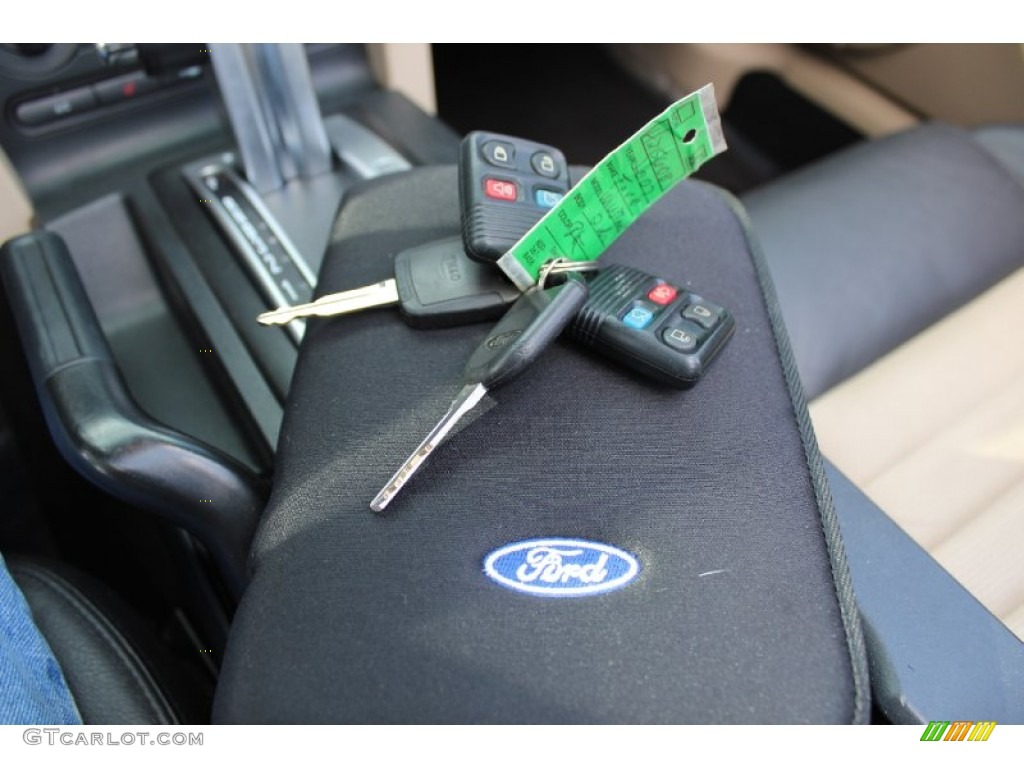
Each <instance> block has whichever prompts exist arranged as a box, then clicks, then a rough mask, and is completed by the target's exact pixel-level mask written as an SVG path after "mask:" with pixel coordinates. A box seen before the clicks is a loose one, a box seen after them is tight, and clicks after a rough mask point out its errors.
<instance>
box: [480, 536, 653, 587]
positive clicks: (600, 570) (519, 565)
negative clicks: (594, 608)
mask: <svg viewBox="0 0 1024 768" xmlns="http://www.w3.org/2000/svg"><path fill="white" fill-rule="evenodd" d="M484 573H485V574H487V576H488V577H489V578H490V579H492V580H493V581H495V582H497V583H498V584H500V585H501V586H503V587H508V588H509V589H514V590H515V591H517V592H526V593H527V594H531V595H539V596H540V597H585V596H586V595H596V594H599V593H601V592H610V591H611V590H613V589H619V588H620V587H624V586H626V585H627V584H629V582H631V581H632V580H633V579H635V578H636V577H637V575H638V574H639V573H640V563H639V562H637V559H636V558H635V557H633V556H632V555H631V554H629V553H628V552H623V551H622V550H621V549H616V548H615V547H612V546H609V545H607V544H598V543H597V542H594V541H583V540H581V539H530V540H528V541H517V542H515V543H514V544H507V545H505V546H504V547H502V548H501V549H496V550H495V551H494V552H491V554H489V555H488V556H487V557H486V558H485V559H484Z"/></svg>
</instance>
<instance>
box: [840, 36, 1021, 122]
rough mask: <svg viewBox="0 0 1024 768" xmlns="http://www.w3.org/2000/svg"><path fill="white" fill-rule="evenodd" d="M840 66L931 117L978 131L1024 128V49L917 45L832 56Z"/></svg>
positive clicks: (986, 45) (844, 51) (1002, 45)
mask: <svg viewBox="0 0 1024 768" xmlns="http://www.w3.org/2000/svg"><path fill="white" fill-rule="evenodd" d="M833 55H834V56H835V59H836V61H838V62H841V63H842V65H843V66H844V67H846V68H848V69H849V70H850V71H851V72H854V73H856V74H857V75H858V76H859V77H861V78H863V79H864V80H865V81H866V82H868V83H870V84H873V85H875V86H876V87H878V88H879V89H881V90H883V91H885V92H887V93H889V94H891V95H892V96H894V97H895V98H897V99H899V100H900V101H901V102H903V103H905V104H907V105H908V106H910V107H911V108H913V109H914V110H916V111H918V112H920V113H921V114H923V115H925V116H926V117H929V118H935V119H939V120H945V121H948V122H951V123H955V124H957V125H964V126H968V127H976V126H979V125H989V124H992V123H1008V122H1015V123H1024V48H1022V46H1020V45H1014V44H1007V43H998V44H997V43H977V44H974V43H919V44H914V45H897V46H890V47H886V48H881V49H877V50H858V49H856V48H854V49H851V50H848V49H845V48H839V49H836V50H835V51H834V54H833Z"/></svg>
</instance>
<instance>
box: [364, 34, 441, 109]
mask: <svg viewBox="0 0 1024 768" xmlns="http://www.w3.org/2000/svg"><path fill="white" fill-rule="evenodd" d="M366 54H367V57H368V58H369V60H370V69H371V71H372V72H373V76H374V77H375V78H376V80H377V82H378V83H380V84H381V86H383V87H384V88H388V89H390V90H393V91H398V92H399V93H402V94H404V95H405V96H406V97H408V98H409V100H410V101H412V102H413V103H415V104H416V105H417V106H419V107H420V108H421V109H423V110H424V111H425V112H426V113H427V114H430V115H434V114H437V91H436V90H435V88H434V59H433V54H432V53H431V50H430V44H429V43H371V44H369V45H367V46H366Z"/></svg>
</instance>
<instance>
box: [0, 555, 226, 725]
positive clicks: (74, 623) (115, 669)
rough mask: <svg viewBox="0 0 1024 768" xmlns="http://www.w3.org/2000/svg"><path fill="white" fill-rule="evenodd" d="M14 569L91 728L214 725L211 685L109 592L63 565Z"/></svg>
mask: <svg viewBox="0 0 1024 768" xmlns="http://www.w3.org/2000/svg"><path fill="white" fill-rule="evenodd" d="M7 566H8V569H9V570H10V573H11V576H12V577H13V578H14V581H15V582H16V583H17V585H18V587H19V588H20V589H21V591H22V593H23V594H24V595H25V599H26V601H27V602H28V604H29V607H30V608H31V610H32V616H33V618H34V619H35V621H36V624H37V626H38V627H39V629H40V631H41V632H42V634H43V637H45V638H46V641H47V643H49V645H50V648H51V650H52V651H53V654H54V656H55V657H56V658H57V661H58V662H59V663H60V666H61V669H62V671H63V672H64V677H65V679H66V680H67V683H68V687H69V688H70V690H71V695H72V697H73V698H74V700H75V704H76V705H77V706H78V711H79V713H80V714H81V716H82V720H83V722H84V723H85V724H86V725H108V724H110V725H177V724H181V723H203V722H209V706H210V699H211V696H212V691H210V690H209V688H210V686H209V684H206V685H204V684H203V681H202V680H201V679H196V677H195V676H193V675H191V674H190V671H189V670H187V669H183V668H182V665H180V664H176V663H175V659H173V658H172V657H171V656H170V655H169V654H168V652H167V649H166V648H165V647H163V645H162V644H161V642H160V640H159V639H158V638H157V637H156V636H155V635H154V633H153V631H152V630H151V628H150V627H149V626H148V625H147V624H145V622H144V621H143V620H142V619H141V617H140V616H138V615H137V613H136V612H135V611H134V610H132V609H131V607H130V606H128V605H127V604H125V603H124V601H123V600H121V599H120V598H119V597H118V596H117V595H115V594H114V593H112V592H111V591H110V590H109V589H107V588H106V587H105V586H104V585H103V584H101V583H100V582H98V581H96V580H95V579H93V578H91V577H89V576H87V575H86V574H84V573H82V572H80V571H77V570H74V569H72V568H69V567H67V566H64V565H62V564H58V563H52V562H44V561H39V560H29V559H22V558H17V557H10V558H8V560H7ZM204 688H205V690H204Z"/></svg>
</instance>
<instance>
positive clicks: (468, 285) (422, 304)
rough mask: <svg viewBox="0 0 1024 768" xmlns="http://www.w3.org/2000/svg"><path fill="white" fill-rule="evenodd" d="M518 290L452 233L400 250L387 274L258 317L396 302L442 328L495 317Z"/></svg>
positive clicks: (282, 320) (268, 319)
mask: <svg viewBox="0 0 1024 768" xmlns="http://www.w3.org/2000/svg"><path fill="white" fill-rule="evenodd" d="M520 295H521V294H520V292H519V289H517V288H516V287H515V286H514V285H513V284H512V283H511V282H509V280H508V278H506V277H505V276H504V275H503V274H502V273H501V272H500V270H497V269H495V268H494V267H492V266H489V265H485V264H479V263H477V262H475V261H472V260H471V259H470V258H469V257H467V256H466V254H465V251H464V249H463V245H462V238H460V237H451V238H447V239H445V240H438V241H437V242H434V243H428V244H426V245H422V246H419V247H417V248H410V249H409V250H406V251H402V252H401V253H399V254H398V255H397V256H395V276H394V277H393V278H391V279H390V280H382V281H381V282H379V283H374V284H373V285H367V286H365V287H363V288H356V289H354V290H351V291H342V292H340V293H332V294H329V295H327V296H323V297H322V298H320V299H317V300H316V301H313V302H310V303H309V304H299V305H296V306H294V307H282V308H281V309H275V310H273V311H271V312H264V313H263V314H262V315H260V316H259V317H258V318H257V320H259V322H261V323H263V324H264V325H285V324H286V323H290V322H291V321H293V320H298V319H300V318H303V317H311V316H316V317H330V316H333V315H347V314H351V313H353V312H359V311H362V310H364V309H373V308H375V307H392V306H396V305H397V306H398V308H399V309H400V310H401V312H402V315H403V316H404V317H405V319H406V321H407V322H408V323H409V325H411V326H412V327H414V328H444V327H449V326H455V325H463V324H468V323H476V322H484V321H486V320H494V319H497V318H499V317H501V316H502V314H503V313H504V312H505V311H506V310H507V308H508V307H509V305H511V304H512V303H513V302H515V301H516V300H517V299H518V298H519V296H520Z"/></svg>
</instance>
